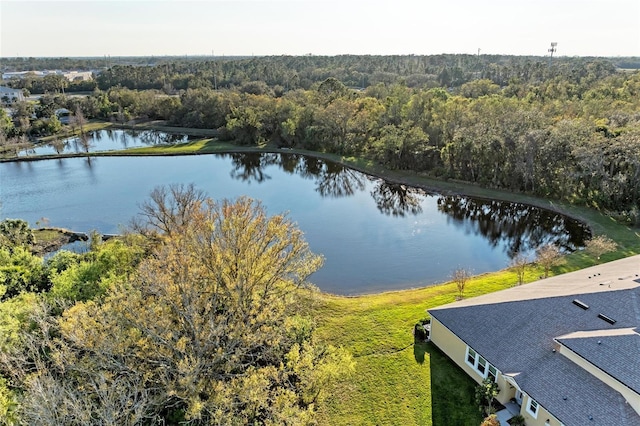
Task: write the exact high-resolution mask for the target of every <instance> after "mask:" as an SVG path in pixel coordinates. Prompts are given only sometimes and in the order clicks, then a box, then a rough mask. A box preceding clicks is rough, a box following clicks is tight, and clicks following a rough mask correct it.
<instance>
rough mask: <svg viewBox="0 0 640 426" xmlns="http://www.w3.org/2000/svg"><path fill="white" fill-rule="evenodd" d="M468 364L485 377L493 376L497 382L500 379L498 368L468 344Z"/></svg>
mask: <svg viewBox="0 0 640 426" xmlns="http://www.w3.org/2000/svg"><path fill="white" fill-rule="evenodd" d="M466 361H467V364H469V366H470V367H473V369H474V370H475V371H476V372H477V373H478V374H480V376H482V377H483V378H487V377H491V379H492V380H493V381H494V382H495V381H497V379H498V369H497V368H496V367H494V366H493V365H491V364H490V363H489V362H488V361H487V360H486V359H484V358H483V357H482V356H480V355H479V354H478V353H477V352H476V351H474V350H473V349H471V348H470V347H469V346H467V358H466Z"/></svg>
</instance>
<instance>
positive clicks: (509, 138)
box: [0, 55, 640, 223]
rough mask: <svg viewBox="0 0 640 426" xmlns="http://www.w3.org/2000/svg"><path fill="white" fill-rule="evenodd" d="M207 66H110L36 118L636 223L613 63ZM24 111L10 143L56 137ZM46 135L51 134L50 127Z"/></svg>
mask: <svg viewBox="0 0 640 426" xmlns="http://www.w3.org/2000/svg"><path fill="white" fill-rule="evenodd" d="M202 59H203V58H200V59H198V60H196V59H194V60H186V59H185V60H175V61H169V60H166V59H165V60H160V59H158V60H157V62H156V63H155V64H153V65H148V64H145V65H114V66H112V67H110V68H108V69H105V70H103V71H102V72H100V74H99V75H98V77H97V81H96V84H97V87H98V88H97V89H96V90H95V91H94V92H92V94H91V95H87V96H84V97H67V96H63V95H62V94H61V93H57V94H56V93H55V91H54V92H50V93H49V94H48V95H46V96H44V97H43V98H41V99H40V101H39V103H38V105H35V107H32V108H33V110H34V112H35V115H36V116H37V117H47V116H49V115H50V113H51V111H52V109H53V108H54V107H55V106H64V107H66V108H68V109H69V110H71V111H77V112H80V113H81V114H82V116H83V117H86V118H88V119H91V118H99V119H106V120H112V121H115V122H120V123H126V122H128V121H129V120H131V119H150V120H166V121H167V122H168V123H169V124H170V125H173V126H183V127H193V128H203V129H218V131H219V137H220V138H221V139H228V140H233V141H235V142H236V143H238V144H241V145H254V144H258V145H260V144H265V143H270V144H273V145H275V146H278V147H296V148H304V149H310V150H316V151H323V152H332V153H337V154H341V155H347V156H359V157H365V158H370V159H372V160H374V161H376V162H379V163H380V164H382V165H384V166H386V167H388V168H391V169H402V170H413V171H416V172H419V173H423V174H425V175H429V176H434V177H439V178H446V179H460V180H463V181H468V182H472V183H477V184H480V185H484V186H487V187H492V188H500V189H507V190H513V191H523V192H527V193H531V194H535V195H538V196H542V197H551V198H555V199H560V200H564V201H569V202H573V203H579V204H586V205H589V206H592V207H595V208H599V209H604V210H606V211H608V212H610V213H612V214H614V215H615V216H616V217H617V218H620V219H623V220H626V221H630V222H633V223H638V220H639V217H640V214H639V210H638V204H639V203H640V72H638V71H632V70H621V69H620V68H617V67H616V63H614V62H613V61H612V60H608V59H602V58H554V60H553V62H551V61H550V60H549V59H548V58H540V57H537V58H536V57H502V56H487V55H481V56H475V55H437V56H380V57H376V56H336V57H314V56H303V57H286V56H283V57H266V58H235V59H233V58H228V59H223V58H217V59H215V60H206V61H205V60H202ZM620 61H622V60H620ZM620 61H618V62H619V63H618V65H620V64H622V62H625V61H626V65H627V66H629V65H633V63H635V62H634V59H633V58H627V59H625V60H624V61H622V62H620ZM17 111H18V112H17V113H16V114H14V116H13V120H12V121H11V120H8V119H6V118H4V119H3V118H2V117H0V124H1V123H4V124H2V126H3V128H4V131H5V134H7V135H8V136H10V137H11V136H13V137H17V136H19V135H20V134H31V135H33V134H44V133H46V132H47V131H50V130H51V129H49V128H48V127H46V124H45V123H44V122H40V123H39V127H38V126H36V127H35V128H33V127H30V125H31V124H34V123H29V120H25V117H28V114H29V113H30V110H29V107H27V106H24V107H20V106H18V107H17ZM49 127H53V128H54V129H53V130H55V127H56V123H55V121H54V123H53V124H49ZM38 129H40V130H38ZM5 143H6V142H5Z"/></svg>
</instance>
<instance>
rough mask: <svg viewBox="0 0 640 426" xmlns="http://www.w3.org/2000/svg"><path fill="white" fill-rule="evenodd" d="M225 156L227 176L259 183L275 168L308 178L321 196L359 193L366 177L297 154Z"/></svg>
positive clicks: (341, 195) (234, 154) (364, 185)
mask: <svg viewBox="0 0 640 426" xmlns="http://www.w3.org/2000/svg"><path fill="white" fill-rule="evenodd" d="M223 156H228V157H229V158H230V159H231V162H232V164H233V167H234V168H233V170H231V173H230V175H231V177H232V178H234V179H238V180H240V181H243V182H246V183H250V182H256V183H261V182H264V181H265V180H268V179H271V176H269V175H268V174H266V173H265V168H267V167H269V166H278V167H279V168H280V169H281V170H282V171H284V172H286V173H288V174H292V175H293V174H297V175H299V176H301V177H303V178H304V179H312V180H313V181H315V184H316V188H315V189H316V191H317V192H318V193H319V194H320V195H322V196H323V197H332V198H340V197H348V196H351V195H354V194H355V193H356V192H358V191H363V190H364V189H365V187H366V182H367V181H369V179H370V178H369V177H368V176H367V175H365V174H363V173H360V172H358V171H355V170H353V169H349V168H346V167H344V166H343V165H341V164H338V163H334V162H329V161H325V160H322V159H320V158H312V157H306V156H302V155H298V154H279V153H232V154H223Z"/></svg>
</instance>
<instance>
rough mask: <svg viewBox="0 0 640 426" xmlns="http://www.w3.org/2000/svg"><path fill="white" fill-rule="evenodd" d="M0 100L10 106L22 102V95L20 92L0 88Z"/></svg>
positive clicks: (4, 87)
mask: <svg viewBox="0 0 640 426" xmlns="http://www.w3.org/2000/svg"><path fill="white" fill-rule="evenodd" d="M0 100H1V101H2V103H3V104H12V103H14V102H17V101H24V94H23V93H22V90H19V89H12V88H11V87H6V86H0Z"/></svg>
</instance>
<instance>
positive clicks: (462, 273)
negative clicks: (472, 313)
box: [451, 268, 471, 299]
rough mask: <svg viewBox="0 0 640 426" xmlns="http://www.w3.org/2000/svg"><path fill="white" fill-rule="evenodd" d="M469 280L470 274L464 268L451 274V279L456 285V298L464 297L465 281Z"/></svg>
mask: <svg viewBox="0 0 640 426" xmlns="http://www.w3.org/2000/svg"><path fill="white" fill-rule="evenodd" d="M469 278H471V272H469V270H468V269H465V268H458V269H456V270H454V271H453V273H452V274H451V279H452V280H453V282H455V283H456V288H457V289H458V297H459V298H460V299H462V298H463V297H464V288H465V287H466V285H467V281H469Z"/></svg>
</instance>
